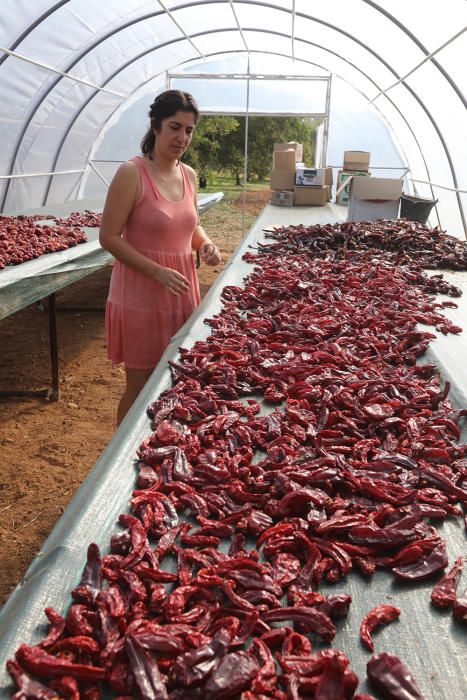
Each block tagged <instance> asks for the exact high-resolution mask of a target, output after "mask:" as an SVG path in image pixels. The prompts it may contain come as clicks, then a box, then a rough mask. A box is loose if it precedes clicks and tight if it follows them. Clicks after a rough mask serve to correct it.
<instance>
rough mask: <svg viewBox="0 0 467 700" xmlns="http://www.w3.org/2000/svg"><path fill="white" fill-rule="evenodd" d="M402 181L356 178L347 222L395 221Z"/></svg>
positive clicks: (381, 178)
mask: <svg viewBox="0 0 467 700" xmlns="http://www.w3.org/2000/svg"><path fill="white" fill-rule="evenodd" d="M401 194H402V180H399V179H395V178H389V177H359V176H358V177H354V179H353V182H352V189H351V192H350V201H349V210H348V214H347V221H375V220H376V219H395V218H397V216H398V212H399V200H400V197H401Z"/></svg>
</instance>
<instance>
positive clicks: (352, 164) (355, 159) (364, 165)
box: [342, 151, 370, 170]
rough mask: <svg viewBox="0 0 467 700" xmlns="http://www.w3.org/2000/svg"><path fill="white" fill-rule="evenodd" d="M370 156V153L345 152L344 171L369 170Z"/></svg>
mask: <svg viewBox="0 0 467 700" xmlns="http://www.w3.org/2000/svg"><path fill="white" fill-rule="evenodd" d="M369 167H370V154H369V153H368V151H344V166H343V168H342V170H368V168H369Z"/></svg>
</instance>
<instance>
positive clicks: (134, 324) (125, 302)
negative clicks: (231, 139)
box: [105, 156, 200, 369]
mask: <svg viewBox="0 0 467 700" xmlns="http://www.w3.org/2000/svg"><path fill="white" fill-rule="evenodd" d="M132 160H133V162H134V163H136V165H137V167H138V170H139V172H140V177H141V197H140V199H139V200H138V202H137V203H136V205H135V207H134V209H133V211H132V212H131V214H130V216H129V218H128V221H127V224H126V227H125V229H124V231H123V233H122V236H123V238H125V239H126V240H127V241H128V242H129V243H131V245H132V246H133V247H134V248H136V249H137V250H138V251H140V252H141V253H143V254H144V255H146V256H147V257H148V258H150V259H151V260H154V261H155V262H157V263H158V264H159V265H163V266H164V267H170V268H172V269H174V270H177V271H178V272H181V274H182V275H184V276H185V277H186V278H187V279H188V281H189V282H190V289H189V290H188V292H186V293H184V294H179V295H174V294H171V292H169V291H168V290H167V289H165V287H163V286H162V285H161V284H160V283H159V282H157V281H156V280H154V279H152V278H151V277H148V276H147V275H144V274H143V273H141V272H137V271H136V270H133V269H132V268H130V267H128V266H127V265H124V264H123V263H121V262H119V261H118V260H117V261H116V262H115V265H114V267H113V270H112V277H111V280H110V289H109V296H108V299H107V306H106V312H105V327H106V336H107V354H108V357H109V359H110V360H112V362H114V363H116V364H118V363H120V362H123V363H124V364H125V365H126V367H129V368H131V369H152V368H154V367H155V366H156V365H157V363H158V362H159V360H160V358H161V356H162V354H163V352H164V350H165V349H166V347H167V345H168V343H169V341H170V339H171V337H172V336H173V335H175V333H176V332H177V331H178V330H179V329H180V328H181V326H183V324H184V323H185V321H186V320H187V319H188V317H189V316H190V315H191V313H192V312H193V310H194V309H195V308H196V307H197V306H198V304H199V302H200V291H199V283H198V277H197V275H196V268H195V264H194V260H193V255H192V251H191V239H192V236H193V232H194V230H195V228H196V226H197V223H198V214H197V211H196V207H195V204H194V199H193V197H194V193H193V188H192V186H191V183H190V178H189V176H188V173H187V171H186V170H185V167H184V166H183V164H182V163H180V167H181V171H182V175H183V184H184V195H183V199H182V200H181V201H180V202H172V201H170V200H169V199H167V198H166V197H164V195H163V194H161V193H160V192H159V190H158V189H157V187H156V185H155V183H154V181H153V179H152V178H151V176H150V174H149V171H148V169H147V167H146V164H145V162H144V159H143V158H142V157H140V156H137V157H135V158H133V159H132Z"/></svg>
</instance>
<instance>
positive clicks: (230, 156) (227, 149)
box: [186, 116, 320, 184]
mask: <svg viewBox="0 0 467 700" xmlns="http://www.w3.org/2000/svg"><path fill="white" fill-rule="evenodd" d="M319 123H320V121H319V120H317V119H312V118H310V117H254V116H253V117H249V120H248V169H247V179H248V180H254V179H258V180H264V179H265V178H266V177H268V176H269V173H270V171H271V168H272V152H273V148H274V143H277V142H286V141H298V142H299V143H302V144H303V160H304V162H305V163H306V164H307V165H310V166H311V165H313V163H314V149H315V140H316V128H317V126H318V125H319ZM244 155H245V118H244V117H230V116H212V117H211V116H205V117H201V119H200V121H199V123H198V125H197V127H196V129H195V135H194V137H193V142H192V145H191V146H190V149H189V151H188V152H187V158H186V160H187V162H188V163H189V164H190V165H192V166H193V168H195V170H197V172H198V174H199V175H200V176H201V177H208V176H209V174H210V173H211V172H223V173H228V174H230V175H233V176H234V177H235V178H236V181H237V184H240V177H241V175H242V174H243V170H244Z"/></svg>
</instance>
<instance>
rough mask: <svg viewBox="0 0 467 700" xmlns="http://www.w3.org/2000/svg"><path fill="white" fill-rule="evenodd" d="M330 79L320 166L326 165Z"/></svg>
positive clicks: (330, 78)
mask: <svg viewBox="0 0 467 700" xmlns="http://www.w3.org/2000/svg"><path fill="white" fill-rule="evenodd" d="M331 80H332V76H329V80H328V82H327V86H326V116H325V117H324V131H323V145H322V147H321V161H320V168H325V167H326V165H327V159H328V137H329V114H330V111H331V109H330V107H331ZM315 159H316V154H315Z"/></svg>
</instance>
